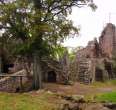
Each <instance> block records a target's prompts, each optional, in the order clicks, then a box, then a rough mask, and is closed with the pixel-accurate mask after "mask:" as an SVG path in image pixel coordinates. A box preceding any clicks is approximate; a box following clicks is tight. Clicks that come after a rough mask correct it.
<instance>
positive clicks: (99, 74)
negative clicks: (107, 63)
mask: <svg viewBox="0 0 116 110" xmlns="http://www.w3.org/2000/svg"><path fill="white" fill-rule="evenodd" d="M95 80H96V81H103V70H102V69H100V68H96V70H95Z"/></svg>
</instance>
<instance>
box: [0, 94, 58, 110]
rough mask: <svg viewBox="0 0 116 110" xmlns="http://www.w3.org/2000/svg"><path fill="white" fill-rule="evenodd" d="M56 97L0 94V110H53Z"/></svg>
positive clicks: (49, 95)
mask: <svg viewBox="0 0 116 110" xmlns="http://www.w3.org/2000/svg"><path fill="white" fill-rule="evenodd" d="M57 99H58V98H57V97H56V96H55V95H53V94H50V93H45V92H44V93H41V94H40V93H38V94H37V93H36V94H35V93H23V94H13V93H0V110H55V108H57Z"/></svg>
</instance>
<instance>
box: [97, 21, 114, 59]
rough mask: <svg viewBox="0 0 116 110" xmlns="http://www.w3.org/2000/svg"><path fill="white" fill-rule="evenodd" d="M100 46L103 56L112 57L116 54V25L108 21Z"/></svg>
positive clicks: (100, 39)
mask: <svg viewBox="0 0 116 110" xmlns="http://www.w3.org/2000/svg"><path fill="white" fill-rule="evenodd" d="M99 46H100V49H101V53H102V56H104V57H108V58H112V57H113V55H116V27H115V26H114V25H113V24H111V23H108V24H107V25H106V27H105V28H104V30H103V32H102V34H101V36H100V38H99Z"/></svg>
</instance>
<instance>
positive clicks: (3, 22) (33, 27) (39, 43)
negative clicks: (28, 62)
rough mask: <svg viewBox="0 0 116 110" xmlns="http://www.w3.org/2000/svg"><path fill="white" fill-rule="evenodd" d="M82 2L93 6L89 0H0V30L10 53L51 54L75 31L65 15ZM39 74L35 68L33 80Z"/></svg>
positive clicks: (76, 32) (25, 54) (75, 32)
mask: <svg viewBox="0 0 116 110" xmlns="http://www.w3.org/2000/svg"><path fill="white" fill-rule="evenodd" d="M84 5H88V6H90V7H92V9H95V8H96V6H95V5H94V3H93V1H92V0H1V1H0V29H4V33H3V34H2V37H6V39H7V40H5V44H7V43H8V44H10V46H11V47H12V49H11V50H10V52H11V53H17V54H20V55H23V56H28V55H29V56H33V55H38V56H39V57H42V56H50V55H52V54H54V52H55V51H56V50H59V49H57V48H59V46H58V45H60V43H61V42H63V40H64V39H65V38H67V37H69V36H70V34H73V35H74V34H78V28H76V27H75V26H73V23H72V21H71V20H68V19H67V16H68V15H69V14H70V13H71V12H72V7H73V6H76V7H82V6H84ZM11 47H10V48H11ZM55 49H56V50H55ZM54 50H55V51H54ZM60 50H62V49H60ZM37 59H38V58H37ZM34 61H36V60H34ZM38 65H39V64H38ZM35 69H37V68H35ZM37 70H40V68H39V69H37ZM38 74H39V73H37V71H36V75H35V78H36V79H37V77H39V75H38ZM38 79H40V78H38Z"/></svg>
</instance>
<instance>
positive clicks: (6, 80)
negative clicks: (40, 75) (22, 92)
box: [0, 70, 27, 92]
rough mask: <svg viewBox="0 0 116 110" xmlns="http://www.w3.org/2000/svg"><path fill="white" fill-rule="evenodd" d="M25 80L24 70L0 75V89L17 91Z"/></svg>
mask: <svg viewBox="0 0 116 110" xmlns="http://www.w3.org/2000/svg"><path fill="white" fill-rule="evenodd" d="M26 81H27V76H26V71H25V70H21V71H18V72H16V73H14V74H12V75H8V74H6V75H5V74H1V75H0V91H7V92H17V91H18V90H19V89H22V88H23V84H24V83H25V82H26Z"/></svg>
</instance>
